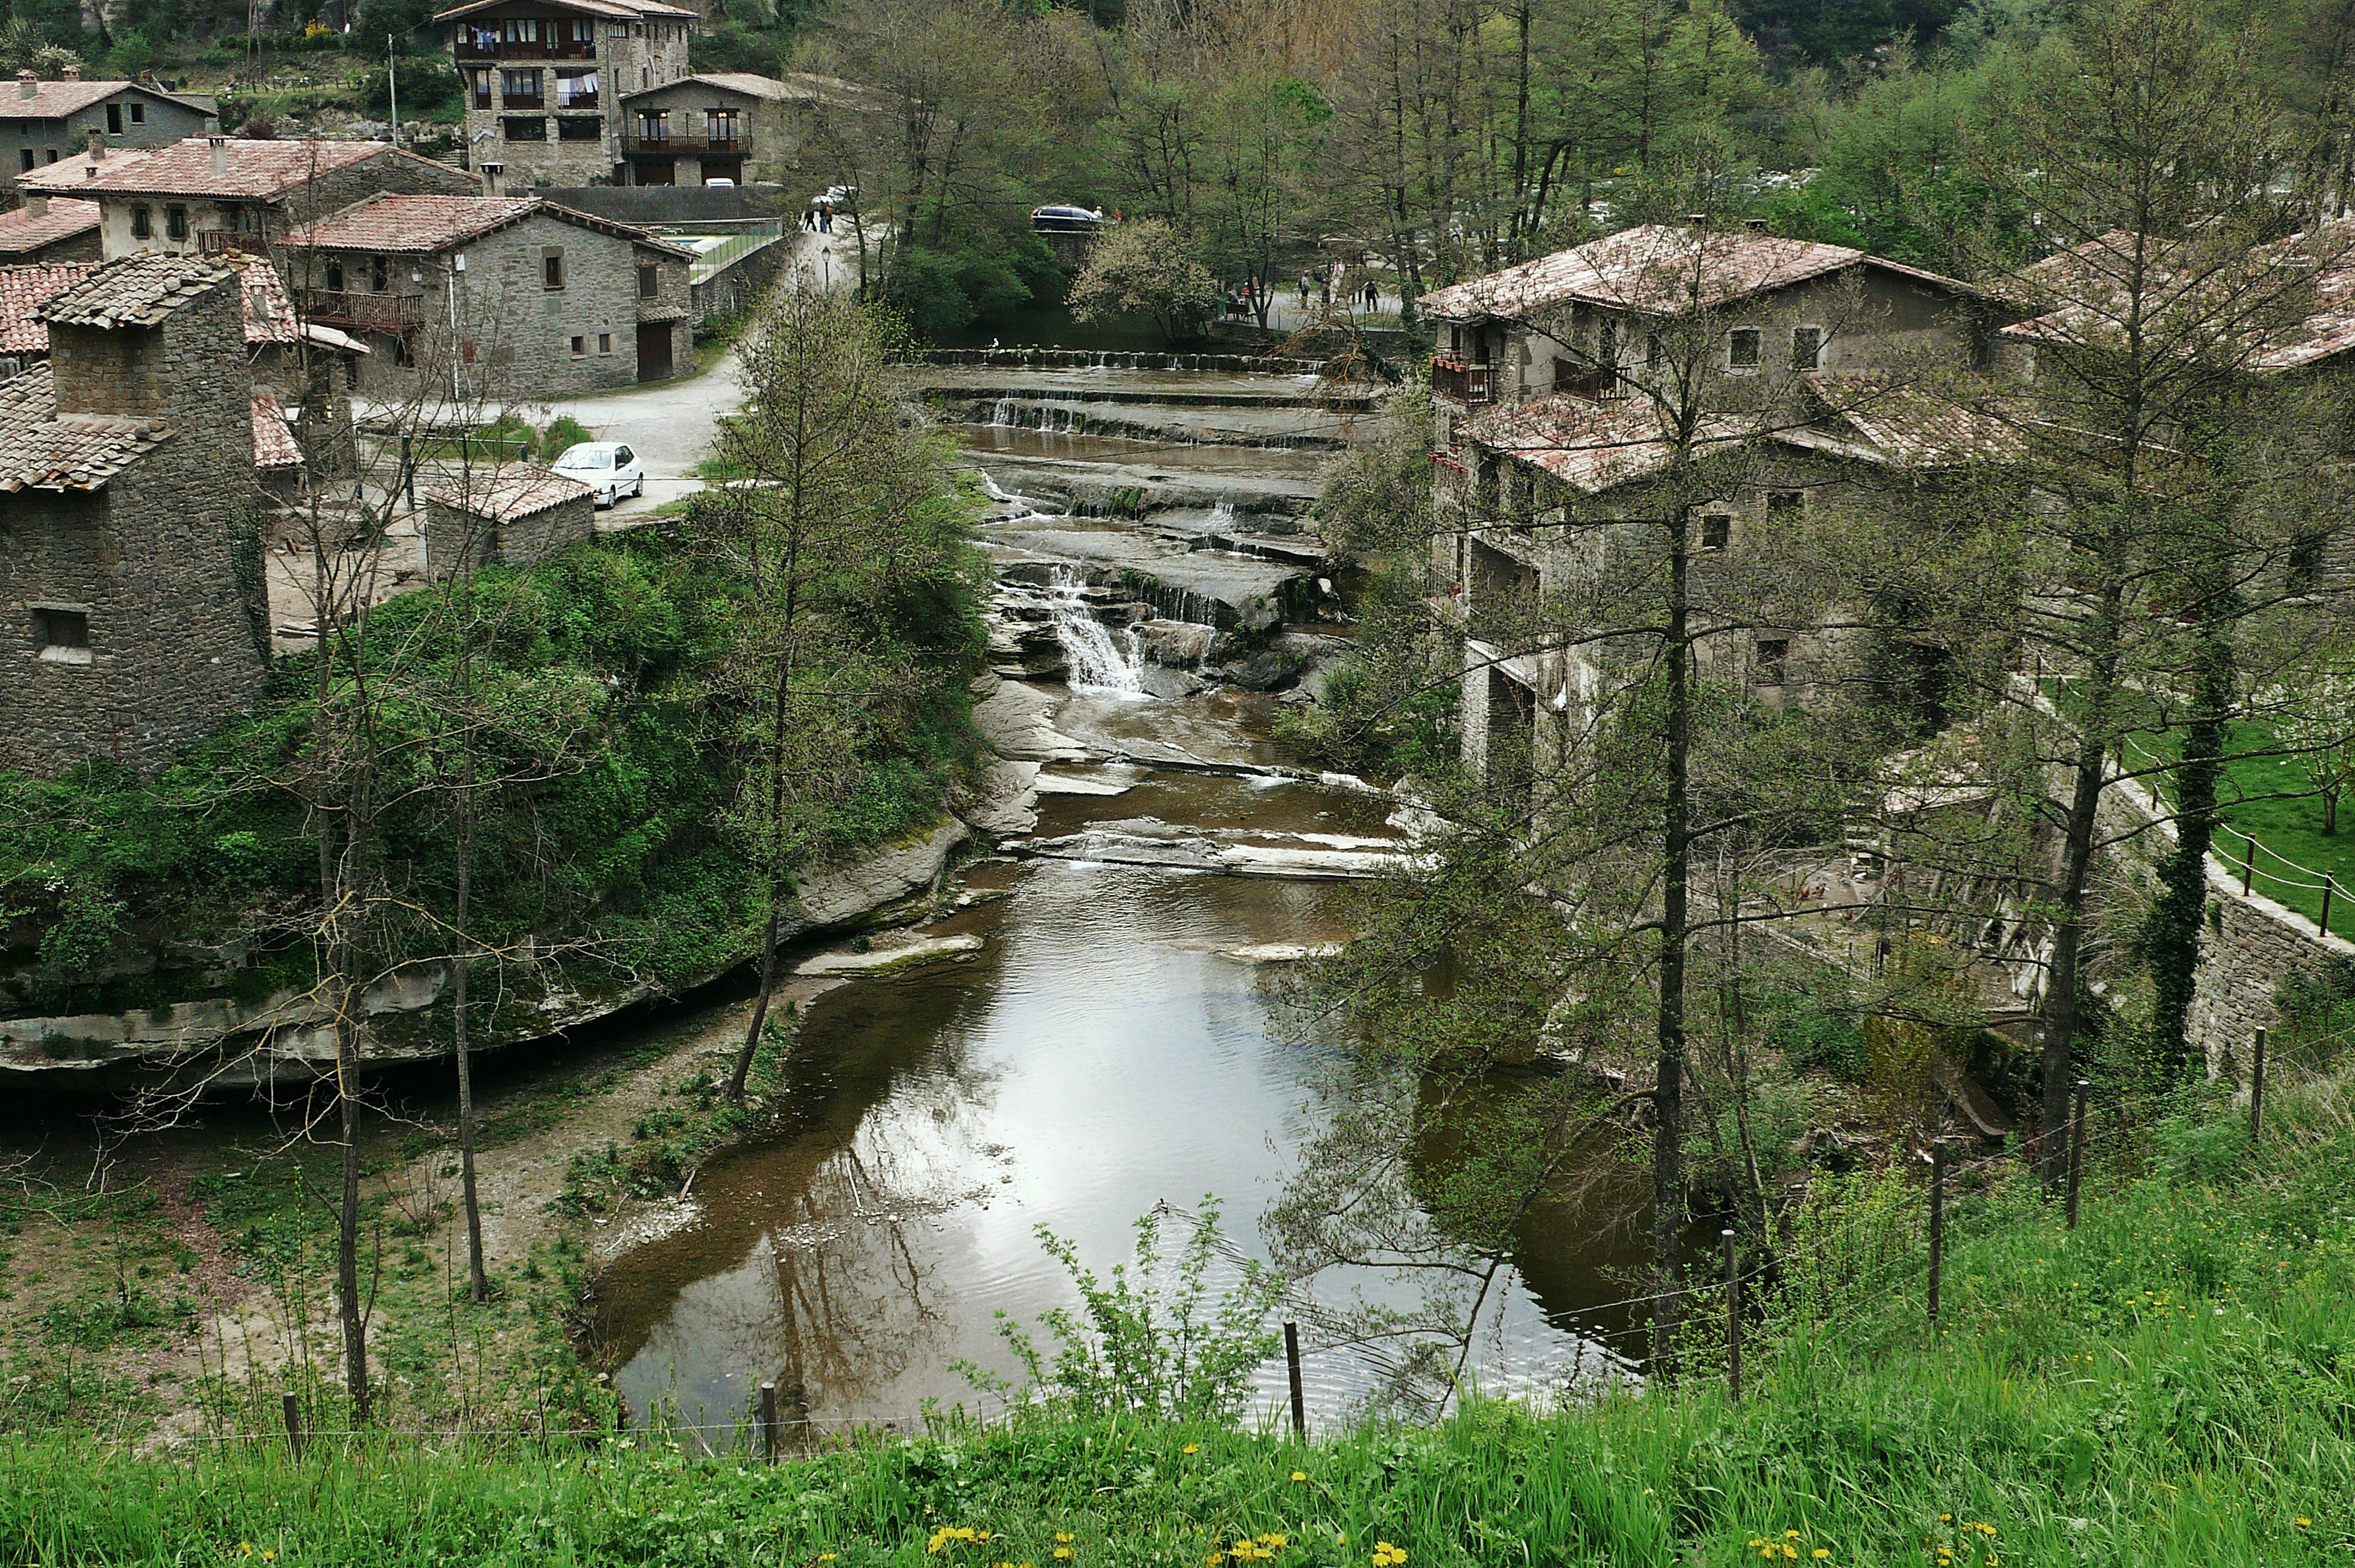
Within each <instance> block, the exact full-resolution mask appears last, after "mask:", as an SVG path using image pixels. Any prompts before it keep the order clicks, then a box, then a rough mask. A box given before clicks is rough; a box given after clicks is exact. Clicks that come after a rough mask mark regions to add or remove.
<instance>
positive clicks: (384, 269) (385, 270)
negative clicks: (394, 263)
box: [368, 256, 392, 294]
mask: <svg viewBox="0 0 2355 1568" xmlns="http://www.w3.org/2000/svg"><path fill="white" fill-rule="evenodd" d="M391 282H392V268H391V266H390V265H389V264H388V263H387V261H385V259H384V258H383V257H382V256H377V257H373V258H371V259H370V260H369V261H368V293H372V294H380V293H384V291H385V287H386V285H387V284H389V283H391Z"/></svg>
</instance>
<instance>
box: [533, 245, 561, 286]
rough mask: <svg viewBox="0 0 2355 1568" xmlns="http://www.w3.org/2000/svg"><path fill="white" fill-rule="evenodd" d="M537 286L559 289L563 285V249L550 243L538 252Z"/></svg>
mask: <svg viewBox="0 0 2355 1568" xmlns="http://www.w3.org/2000/svg"><path fill="white" fill-rule="evenodd" d="M539 286H540V287H541V288H544V289H560V288H562V287H563V286H564V251H563V248H562V247H561V246H556V245H551V246H549V248H548V249H547V250H545V251H541V252H540V253H539Z"/></svg>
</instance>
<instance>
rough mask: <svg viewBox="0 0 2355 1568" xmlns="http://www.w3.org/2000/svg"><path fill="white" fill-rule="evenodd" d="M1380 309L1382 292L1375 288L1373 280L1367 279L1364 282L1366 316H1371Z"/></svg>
mask: <svg viewBox="0 0 2355 1568" xmlns="http://www.w3.org/2000/svg"><path fill="white" fill-rule="evenodd" d="M1381 307H1382V291H1381V290H1380V289H1379V288H1377V287H1375V286H1374V283H1373V280H1372V279H1370V278H1369V279H1368V280H1367V281H1366V314H1367V315H1373V314H1374V312H1376V311H1378V310H1380V309H1381Z"/></svg>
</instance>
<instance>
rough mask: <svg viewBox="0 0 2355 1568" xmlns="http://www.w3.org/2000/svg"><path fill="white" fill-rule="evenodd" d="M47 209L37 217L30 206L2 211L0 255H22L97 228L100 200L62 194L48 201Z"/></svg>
mask: <svg viewBox="0 0 2355 1568" xmlns="http://www.w3.org/2000/svg"><path fill="white" fill-rule="evenodd" d="M48 208H49V209H48V211H47V212H44V213H40V214H38V215H36V214H35V213H34V211H33V209H32V208H29V207H20V208H16V211H14V212H8V213H0V254H5V255H11V256H21V255H23V254H25V253H26V252H27V251H38V250H40V249H42V248H43V247H45V246H49V245H54V244H56V243H57V242H58V241H59V240H70V239H72V238H73V237H74V236H75V235H77V234H86V233H88V232H90V231H91V229H96V228H97V227H98V203H96V202H94V201H73V200H69V199H68V198H66V197H57V198H55V199H53V200H51V201H50V202H49V204H48Z"/></svg>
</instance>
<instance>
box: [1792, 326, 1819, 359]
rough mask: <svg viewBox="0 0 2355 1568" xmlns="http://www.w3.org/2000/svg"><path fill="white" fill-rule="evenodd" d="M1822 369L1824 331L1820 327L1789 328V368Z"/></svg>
mask: <svg viewBox="0 0 2355 1568" xmlns="http://www.w3.org/2000/svg"><path fill="white" fill-rule="evenodd" d="M1791 368H1792V369H1794V370H1820V369H1822V368H1824V329H1823V328H1822V327H1820V326H1795V327H1793V328H1791Z"/></svg>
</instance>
